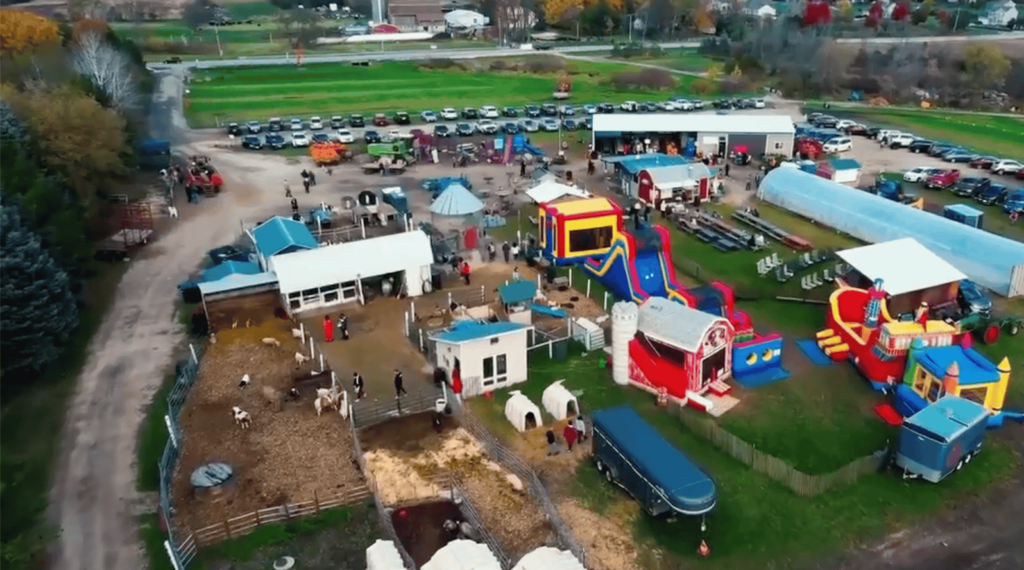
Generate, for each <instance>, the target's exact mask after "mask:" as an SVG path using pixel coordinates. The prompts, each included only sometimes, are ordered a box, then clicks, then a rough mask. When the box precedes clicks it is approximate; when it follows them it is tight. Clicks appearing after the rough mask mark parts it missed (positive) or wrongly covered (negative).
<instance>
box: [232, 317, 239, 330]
mask: <svg viewBox="0 0 1024 570" xmlns="http://www.w3.org/2000/svg"><path fill="white" fill-rule="evenodd" d="M231 328H233V329H237V328H238V319H235V320H233V321H231Z"/></svg>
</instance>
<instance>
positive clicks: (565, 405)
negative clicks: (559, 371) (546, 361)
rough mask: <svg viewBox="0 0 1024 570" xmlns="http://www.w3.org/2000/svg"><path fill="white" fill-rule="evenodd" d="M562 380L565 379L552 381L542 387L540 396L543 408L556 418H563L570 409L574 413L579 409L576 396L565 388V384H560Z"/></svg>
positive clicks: (567, 415) (567, 414)
mask: <svg viewBox="0 0 1024 570" xmlns="http://www.w3.org/2000/svg"><path fill="white" fill-rule="evenodd" d="M562 382H565V380H559V381H557V382H553V383H552V384H551V385H550V386H548V387H547V388H545V389H544V395H543V396H541V403H542V404H544V409H545V410H547V412H548V413H549V414H551V415H552V416H553V417H554V418H555V419H556V420H564V419H565V418H567V417H569V411H570V410H573V411H575V412H576V413H579V411H580V404H579V402H577V401H576V396H573V395H572V392H570V391H569V390H566V388H565V386H562Z"/></svg>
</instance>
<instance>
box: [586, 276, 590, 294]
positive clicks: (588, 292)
mask: <svg viewBox="0 0 1024 570" xmlns="http://www.w3.org/2000/svg"><path fill="white" fill-rule="evenodd" d="M587 297H590V279H587Z"/></svg>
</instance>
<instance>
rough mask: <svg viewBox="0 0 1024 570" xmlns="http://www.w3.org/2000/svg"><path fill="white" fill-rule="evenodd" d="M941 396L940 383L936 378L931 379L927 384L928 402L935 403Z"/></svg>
mask: <svg viewBox="0 0 1024 570" xmlns="http://www.w3.org/2000/svg"><path fill="white" fill-rule="evenodd" d="M941 395H942V381H941V380H939V379H938V378H933V379H932V381H931V383H930V384H928V397H927V399H928V401H929V402H936V401H938V399H939V397H940V396H941Z"/></svg>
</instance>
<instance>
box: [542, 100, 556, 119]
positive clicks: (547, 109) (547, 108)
mask: <svg viewBox="0 0 1024 570" xmlns="http://www.w3.org/2000/svg"><path fill="white" fill-rule="evenodd" d="M540 114H541V115H544V116H545V117H557V116H558V107H555V106H554V105H552V104H551V103H544V104H543V105H541V108H540Z"/></svg>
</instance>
